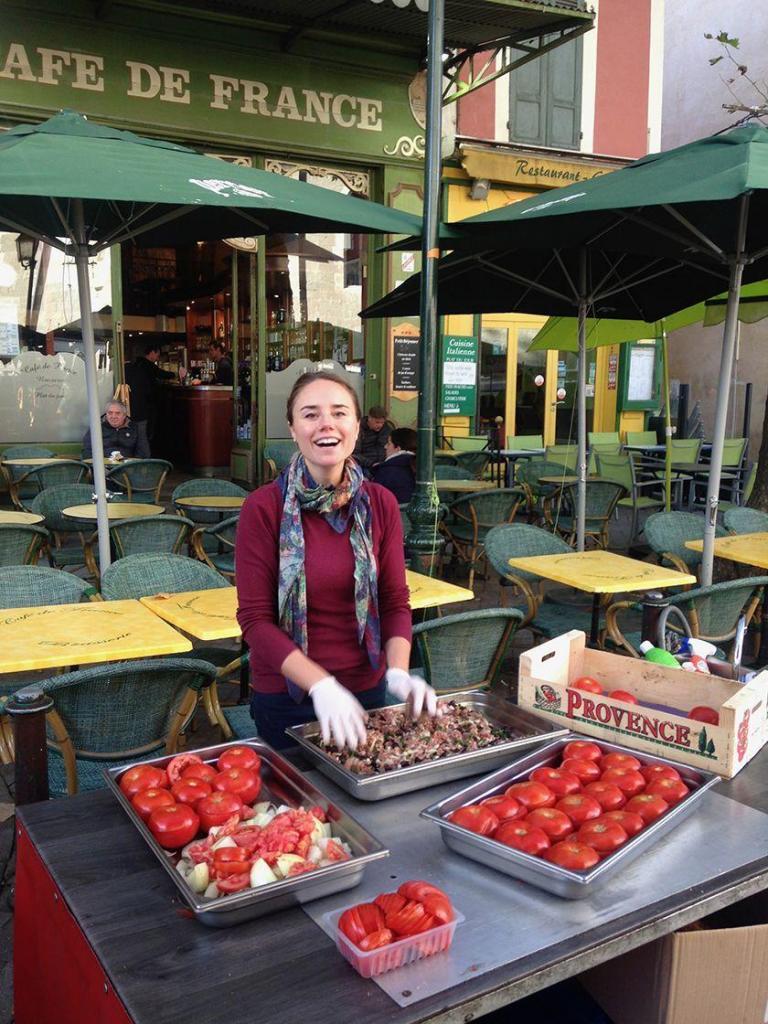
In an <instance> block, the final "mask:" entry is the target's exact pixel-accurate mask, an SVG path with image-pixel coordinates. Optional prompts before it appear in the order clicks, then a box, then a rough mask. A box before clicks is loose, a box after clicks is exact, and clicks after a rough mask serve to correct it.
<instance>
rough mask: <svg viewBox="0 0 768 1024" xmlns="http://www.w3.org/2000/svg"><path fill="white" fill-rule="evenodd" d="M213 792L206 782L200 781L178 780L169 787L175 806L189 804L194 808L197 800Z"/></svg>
mask: <svg viewBox="0 0 768 1024" xmlns="http://www.w3.org/2000/svg"><path fill="white" fill-rule="evenodd" d="M212 792H213V790H212V789H211V787H210V785H209V784H208V783H207V782H203V780H202V779H194V778H192V779H179V781H178V782H174V784H173V785H172V786H171V793H173V797H174V800H175V801H176V803H177V804H189V805H190V806H191V807H194V806H195V804H196V803H197V801H198V800H202V798H203V797H204V796H210V795H211V793H212Z"/></svg>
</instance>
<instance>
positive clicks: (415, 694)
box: [385, 668, 437, 718]
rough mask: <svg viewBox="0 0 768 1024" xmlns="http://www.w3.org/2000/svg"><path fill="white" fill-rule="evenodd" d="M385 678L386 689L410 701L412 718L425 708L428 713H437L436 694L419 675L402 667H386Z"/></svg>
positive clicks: (405, 700)
mask: <svg viewBox="0 0 768 1024" xmlns="http://www.w3.org/2000/svg"><path fill="white" fill-rule="evenodd" d="M385 679H386V680H387V689H388V690H389V692H390V693H391V694H392V695H393V696H394V697H397V698H398V700H401V701H403V703H405V702H408V703H410V705H411V710H412V712H413V717H414V718H418V717H419V715H420V714H421V712H422V710H423V709H425V708H426V710H427V712H428V714H430V715H436V714H437V694H436V693H435V691H434V690H433V689H432V687H431V686H428V685H427V683H426V682H425V681H424V680H423V679H422V678H421V676H412V675H411V674H410V673H409V672H406V671H405V669H402V668H388V669H387V672H386V675H385Z"/></svg>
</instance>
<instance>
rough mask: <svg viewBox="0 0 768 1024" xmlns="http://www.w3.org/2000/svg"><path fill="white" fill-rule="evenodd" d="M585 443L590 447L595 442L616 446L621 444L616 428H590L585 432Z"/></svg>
mask: <svg viewBox="0 0 768 1024" xmlns="http://www.w3.org/2000/svg"><path fill="white" fill-rule="evenodd" d="M587 444H588V445H589V447H590V448H591V447H592V445H595V444H599V445H612V446H613V447H615V448H618V447H620V446H621V438H620V437H619V432H618V430H597V431H595V430H590V431H589V432H588V434H587Z"/></svg>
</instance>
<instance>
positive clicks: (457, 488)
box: [435, 480, 498, 494]
mask: <svg viewBox="0 0 768 1024" xmlns="http://www.w3.org/2000/svg"><path fill="white" fill-rule="evenodd" d="M435 486H436V487H437V489H438V491H452V492H453V493H455V494H475V493H476V492H477V491H492V490H493V489H494V488H496V487H498V484H497V483H496V481H495V480H436V481H435Z"/></svg>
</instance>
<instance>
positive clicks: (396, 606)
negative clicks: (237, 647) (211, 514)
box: [235, 482, 411, 693]
mask: <svg viewBox="0 0 768 1024" xmlns="http://www.w3.org/2000/svg"><path fill="white" fill-rule="evenodd" d="M363 487H364V488H365V490H366V492H367V494H368V496H369V497H370V500H371V510H372V531H373V550H374V554H375V556H376V564H377V566H378V583H379V616H380V619H381V643H382V648H383V646H384V644H386V642H387V640H389V639H391V638H392V637H394V636H401V637H404V638H405V639H406V640H408V641H409V642H410V639H411V612H410V608H409V606H408V588H407V586H406V584H405V561H404V557H403V530H402V523H401V520H400V510H399V509H398V507H397V501H396V500H395V497H394V495H393V494H391V493H390V492H389V491H388V490H386V489H385V488H384V487H379V485H378V484H373V483H368V482H366V483H364V484H363ZM282 511H283V499H282V495H281V493H280V488H279V486H278V485H277V483H275V482H273V483H270V484H266V485H265V486H264V487H260V488H259V489H258V490H257V491H254V492H253V493H252V494H250V495H249V497H248V498H247V500H246V502H245V504H244V505H243V509H242V512H241V513H240V522H239V525H238V529H237V545H236V549H235V565H236V567H237V572H236V576H237V597H238V610H237V621H238V622H239V623H240V626H241V628H242V630H243V636H244V638H245V640H246V642H247V643H248V646H249V647H250V649H251V687H252V688H253V689H254V690H257V691H258V692H259V693H284V692H286V686H285V680H284V678H283V676H282V675H281V674H280V666H281V665H282V663H283V662H284V661H285V659H286V658H287V657H288V655H289V654H291V652H292V651H295V650H297V646H296V644H295V643H294V642H293V640H292V639H291V637H289V636H288V634H287V633H285V632H284V631H283V630H282V629H281V628H280V627H279V625H278V615H277V594H278V567H279V539H280V519H281V516H282ZM302 525H303V527H304V546H305V571H306V576H307V635H308V640H309V649H308V651H307V654H308V656H309V657H310V658H311V659H312V660H313V661H316V662H317V663H318V664H319V665H322V666H323V668H325V669H327V670H328V672H329V673H330V674H331V675H334V676H336V678H337V679H338V680H339V682H340V683H343V685H344V686H346V687H347V689H349V690H351V691H352V692H353V693H357V692H359V691H360V690H368V689H370V688H371V687H373V686H376V684H377V683H378V682H379V681H380V679H381V677H382V675H383V674H384V670H385V668H386V665H385V659H384V656H383V655H382V658H381V666H380V668H378V669H374V668H372V666H371V663H370V661H369V659H368V655H367V653H366V650H365V647H364V646H362V645H361V644H360V643H359V641H358V638H357V619H356V618H355V592H354V587H355V583H354V557H353V555H352V545H351V544H350V542H349V531H350V529H351V524H349V525H348V526H347V529H346V531H345V532H344V533H341V534H339V533H336V532H335V530H333V529H332V527H331V526H329V525H328V523H327V522H326V521H325V518H324V517H323V516H321V515H319V514H318V513H317V512H304V513H303V514H302Z"/></svg>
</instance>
